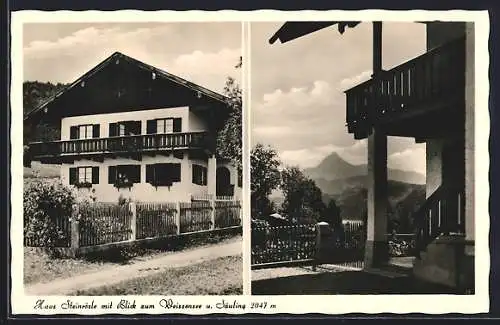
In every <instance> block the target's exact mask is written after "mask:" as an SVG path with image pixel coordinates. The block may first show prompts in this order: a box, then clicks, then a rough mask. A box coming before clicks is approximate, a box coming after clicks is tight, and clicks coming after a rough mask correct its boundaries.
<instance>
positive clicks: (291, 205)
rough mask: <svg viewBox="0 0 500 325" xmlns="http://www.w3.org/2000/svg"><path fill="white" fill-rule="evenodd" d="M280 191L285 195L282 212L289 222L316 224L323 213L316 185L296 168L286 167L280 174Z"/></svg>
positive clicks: (321, 194)
mask: <svg viewBox="0 0 500 325" xmlns="http://www.w3.org/2000/svg"><path fill="white" fill-rule="evenodd" d="M281 180H282V182H281V190H282V191H283V194H284V195H285V201H284V202H283V205H282V210H283V212H284V214H285V215H287V216H288V218H289V219H291V220H297V221H298V222H301V223H302V222H307V223H311V222H316V221H318V220H320V219H321V217H322V216H323V215H324V212H325V204H324V203H323V200H322V196H323V193H322V192H321V189H320V188H319V187H318V186H317V185H316V183H315V182H314V181H313V180H312V179H310V178H308V177H306V176H305V175H304V174H303V173H302V171H301V170H300V169H299V168H298V167H287V168H285V169H284V170H283V171H282V172H281Z"/></svg>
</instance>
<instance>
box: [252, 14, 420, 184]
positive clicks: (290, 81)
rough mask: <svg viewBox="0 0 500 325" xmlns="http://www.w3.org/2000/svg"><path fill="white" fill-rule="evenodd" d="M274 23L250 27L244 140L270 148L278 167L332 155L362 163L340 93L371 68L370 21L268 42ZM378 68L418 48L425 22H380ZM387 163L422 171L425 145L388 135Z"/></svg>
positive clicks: (361, 143) (360, 145) (363, 145)
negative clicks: (279, 162) (247, 118)
mask: <svg viewBox="0 0 500 325" xmlns="http://www.w3.org/2000/svg"><path fill="white" fill-rule="evenodd" d="M282 24H283V23H282V22H278V23H274V22H255V23H252V24H251V41H250V51H251V102H252V103H251V104H252V105H251V108H252V110H251V118H252V127H251V129H252V133H251V139H252V145H255V144H256V143H257V142H260V143H263V144H267V145H271V146H272V147H274V148H275V149H276V150H277V151H278V153H279V155H280V158H281V160H282V162H283V163H284V164H286V165H295V166H299V167H301V168H307V167H313V166H316V165H317V164H318V163H319V162H320V161H321V160H322V159H323V158H325V157H326V156H327V155H329V154H331V153H332V152H337V153H338V154H339V155H340V156H341V157H342V158H343V159H344V160H346V161H348V162H350V163H352V164H365V163H366V160H367V155H366V154H367V142H366V140H354V137H353V135H352V134H348V133H347V128H346V126H345V110H346V108H345V95H344V93H343V92H344V91H345V90H347V89H349V88H350V87H352V86H354V85H356V84H359V83H360V82H362V81H365V80H368V79H369V78H370V75H371V73H372V70H371V69H372V25H371V23H368V22H363V23H361V24H360V25H358V26H357V27H356V28H348V29H346V32H345V33H344V34H343V35H341V34H340V33H339V32H338V30H337V28H336V27H330V28H326V29H323V30H320V31H317V32H314V33H312V34H309V35H306V36H304V37H301V38H298V39H296V40H293V41H290V42H287V43H284V44H281V43H279V41H278V42H276V43H274V44H273V45H271V44H269V41H268V40H269V38H270V37H271V36H272V35H273V34H274V33H275V32H276V31H277V30H278V29H279V27H280V26H281V25H282ZM382 48H383V49H382V51H383V53H382V57H383V62H382V64H383V68H384V69H389V68H391V67H394V66H397V65H399V64H401V63H403V62H405V61H407V60H410V59H412V58H414V57H416V56H418V55H420V54H422V53H424V52H425V48H426V41H425V25H424V24H418V23H398V22H391V23H384V24H383V36H382ZM388 166H389V167H390V168H397V169H402V170H409V171H417V172H420V173H422V174H425V144H415V141H414V139H413V138H399V137H398V138H397V137H389V141H388Z"/></svg>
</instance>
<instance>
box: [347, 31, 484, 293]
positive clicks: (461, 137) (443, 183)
mask: <svg viewBox="0 0 500 325" xmlns="http://www.w3.org/2000/svg"><path fill="white" fill-rule="evenodd" d="M374 27H375V28H374V31H375V32H374V47H375V48H374V58H375V59H377V53H381V51H380V48H379V49H377V48H376V47H377V46H381V33H377V32H376V29H377V26H374ZM378 28H380V32H381V26H379V27H378ZM426 32H427V36H426V40H427V52H426V53H424V54H423V55H421V56H419V57H417V58H414V59H412V60H410V61H408V62H405V63H402V64H401V65H398V66H396V67H394V68H392V69H390V70H387V71H384V70H382V69H380V70H378V71H377V70H376V69H374V75H373V77H372V79H370V80H368V81H367V82H364V83H362V84H360V85H357V86H355V87H353V88H352V89H349V90H347V91H346V98H347V110H346V113H347V126H348V129H349V132H350V133H352V134H353V135H354V137H355V138H356V139H364V138H367V139H368V175H369V182H368V183H369V187H368V224H367V229H368V232H367V243H366V250H365V265H366V267H375V268H378V267H383V266H384V265H386V264H388V263H389V257H388V254H387V235H386V232H387V221H388V220H387V212H386V211H387V206H386V204H387V137H388V136H398V137H410V138H414V139H415V141H416V142H419V143H425V144H426V201H425V202H424V203H423V204H422V206H420V207H415V212H414V214H413V220H414V223H415V225H414V226H415V234H416V244H417V248H416V250H417V251H416V254H415V255H416V256H415V259H414V261H413V267H412V272H413V275H414V276H415V277H416V278H419V279H423V280H426V281H429V282H434V283H439V284H444V285H447V286H450V287H456V288H459V289H461V290H465V291H470V290H473V289H474V255H475V254H474V238H475V233H474V223H475V216H474V108H475V103H474V73H475V68H474V53H475V52H474V46H475V45H474V24H473V23H466V22H429V23H426ZM378 59H380V60H381V58H378ZM376 66H377V65H376V64H374V67H376Z"/></svg>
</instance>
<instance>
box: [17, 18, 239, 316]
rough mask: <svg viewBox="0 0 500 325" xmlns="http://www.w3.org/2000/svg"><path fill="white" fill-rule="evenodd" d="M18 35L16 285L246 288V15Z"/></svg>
mask: <svg viewBox="0 0 500 325" xmlns="http://www.w3.org/2000/svg"><path fill="white" fill-rule="evenodd" d="M22 34H23V36H22V70H21V69H19V70H14V68H13V71H12V74H13V76H15V75H16V73H18V74H19V75H18V76H17V79H15V78H13V80H18V81H20V82H19V85H17V84H16V83H15V82H14V81H13V92H15V89H17V90H18V91H19V92H21V85H20V83H21V79H22V109H23V129H22V130H23V131H22V132H23V144H22V145H23V162H24V173H23V188H14V187H13V188H12V191H13V192H15V191H17V192H19V193H21V192H22V193H23V194H22V196H23V200H22V208H23V212H22V216H23V233H22V234H21V229H18V230H19V232H16V231H12V232H11V234H12V238H11V241H12V251H13V254H14V255H15V254H24V260H23V264H24V265H23V277H22V278H23V285H24V291H25V292H24V293H25V295H34V296H50V295H57V296H64V295H68V296H76V295H85V296H100V295H110V296H111V295H179V296H180V295H241V294H243V258H242V247H243V241H242V215H243V214H242V199H243V195H242V193H243V186H242V185H243V184H242V182H243V181H242V157H241V154H242V125H241V124H242V118H241V116H242V100H241V93H242V91H241V86H240V85H241V82H242V79H243V78H242V63H243V61H244V58H243V55H242V24H241V23H240V22H221V23H215V22H192V23H191V22H189V23H188V22H175V23H137V22H134V23H102V22H99V23H24V24H23V27H22ZM19 55H21V53H19ZM20 61H21V60H20ZM21 76H22V77H21ZM19 96H20V95H19ZM19 102H20V101H19ZM20 105H21V104H20V103H19V105H18V106H20ZM15 106H16V104H15V103H13V106H12V109H13V110H15V109H19V110H20V109H21V107H15ZM13 116H14V114H13ZM13 118H14V117H13ZM18 125H20V123H18ZM18 131H19V137H18V139H19V138H20V137H21V134H20V133H21V129H18ZM18 131H14V130H13V131H12V135H13V138H16V136H15V132H18ZM16 143H19V144H20V143H21V142H20V141H19V140H18V142H16ZM16 150H17V148H15V145H14V142H13V152H14V151H16ZM17 152H20V150H17ZM13 162H14V160H13ZM19 162H20V159H19ZM13 164H14V163H13ZM19 164H20V163H19ZM13 178H14V176H13ZM18 212H19V213H17V214H16V213H13V218H15V216H16V215H19V216H20V215H21V211H18ZM12 222H13V223H14V220H12ZM16 236H19V238H15V237H16ZM21 236H22V237H23V238H22V241H21V238H20V237H21ZM16 242H18V243H19V247H16ZM14 272H16V271H15V270H14V267H13V269H12V273H14ZM41 303H42V304H43V300H42V302H41ZM113 307H114V306H113Z"/></svg>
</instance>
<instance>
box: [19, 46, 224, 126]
mask: <svg viewBox="0 0 500 325" xmlns="http://www.w3.org/2000/svg"><path fill="white" fill-rule="evenodd" d="M117 60H124V61H127V62H129V63H131V64H133V65H135V66H136V67H137V68H139V69H141V70H145V71H149V72H151V73H154V74H155V77H156V78H160V79H164V80H168V81H170V82H172V83H174V84H177V85H179V86H182V87H184V88H186V89H188V90H190V91H192V92H194V93H196V94H201V95H204V96H206V97H208V98H210V99H212V100H215V101H217V102H220V103H222V104H227V101H228V98H227V97H226V96H224V95H221V94H219V93H216V92H214V91H212V90H210V89H207V88H205V87H202V86H199V85H197V84H194V83H192V82H190V81H187V80H185V79H183V78H180V77H178V76H175V75H173V74H171V73H168V72H166V71H164V70H161V69H158V68H156V67H154V66H152V65H149V64H146V63H144V62H141V61H139V60H137V59H134V58H132V57H130V56H127V55H125V54H123V53H120V52H115V53H113V54H112V55H111V56H109V57H108V58H107V59H105V60H104V61H102V62H101V63H99V64H98V65H97V66H95V67H94V68H92V69H91V70H89V71H88V72H87V73H85V74H84V75H82V76H81V77H80V78H78V79H77V80H75V81H74V82H72V83H71V84H70V85H69V86H67V87H66V88H64V89H62V90H61V91H59V92H58V93H56V94H55V95H54V96H52V97H51V98H49V99H48V100H47V101H45V102H43V103H42V104H40V105H39V106H38V107H36V108H34V109H32V110H31V111H30V112H28V113H26V114H25V116H24V121H26V120H28V119H30V118H31V117H32V116H34V115H36V114H37V113H39V112H41V111H43V110H44V109H45V108H46V107H48V106H49V105H50V104H51V103H52V102H54V100H55V99H57V98H59V97H60V96H62V95H63V94H65V93H67V92H68V91H70V90H71V89H72V88H74V87H75V86H77V85H80V84H82V82H83V83H84V82H85V81H87V80H89V79H90V78H92V77H93V76H94V75H96V74H97V73H98V72H100V71H102V70H104V69H105V68H106V67H108V66H109V65H111V64H112V63H113V62H117Z"/></svg>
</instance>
